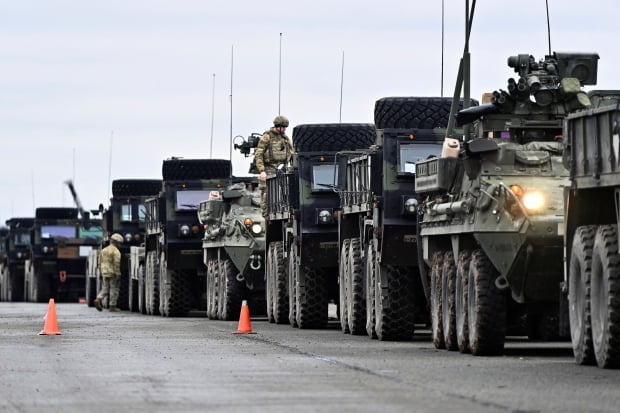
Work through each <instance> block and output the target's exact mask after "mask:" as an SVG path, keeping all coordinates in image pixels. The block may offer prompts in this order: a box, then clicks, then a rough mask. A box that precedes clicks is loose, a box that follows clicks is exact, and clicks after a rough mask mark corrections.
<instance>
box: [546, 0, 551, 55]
mask: <svg viewBox="0 0 620 413" xmlns="http://www.w3.org/2000/svg"><path fill="white" fill-rule="evenodd" d="M545 5H546V8H547V42H548V43H549V56H551V24H550V23H549V0H545Z"/></svg>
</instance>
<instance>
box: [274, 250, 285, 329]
mask: <svg viewBox="0 0 620 413" xmlns="http://www.w3.org/2000/svg"><path fill="white" fill-rule="evenodd" d="M273 246H274V247H273V272H272V277H273V278H272V281H273V288H272V291H273V296H272V301H273V319H274V321H275V322H276V324H286V323H287V322H288V313H289V296H288V293H289V288H288V273H287V271H286V270H287V266H286V262H285V260H284V245H283V244H282V242H280V241H279V242H274V243H273Z"/></svg>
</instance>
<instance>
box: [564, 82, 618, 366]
mask: <svg viewBox="0 0 620 413" xmlns="http://www.w3.org/2000/svg"><path fill="white" fill-rule="evenodd" d="M589 97H590V100H591V102H592V106H591V107H590V108H589V109H587V110H582V111H578V112H576V113H573V114H570V115H568V116H567V118H566V121H565V128H564V141H565V144H566V146H565V152H564V161H565V165H566V167H567V168H569V170H570V178H571V185H570V187H569V188H567V190H566V192H565V195H566V198H565V199H566V202H565V205H564V207H565V221H564V222H565V228H566V232H565V237H564V246H565V254H566V260H565V262H566V267H565V287H566V288H567V290H568V291H567V292H568V303H569V306H568V308H569V319H570V330H571V340H572V344H573V352H574V355H575V360H576V361H577V363H579V364H595V363H596V364H598V366H599V367H603V368H620V271H619V269H618V268H619V267H618V263H620V253H619V250H618V223H619V222H620V209H619V208H620V204H619V203H618V201H619V200H620V170H619V169H618V159H619V153H620V152H619V151H620V143H619V138H618V136H619V134H620V91H617V90H616V91H593V92H590V93H589Z"/></svg>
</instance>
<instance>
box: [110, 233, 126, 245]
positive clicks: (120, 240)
mask: <svg viewBox="0 0 620 413" xmlns="http://www.w3.org/2000/svg"><path fill="white" fill-rule="evenodd" d="M110 239H111V240H112V241H116V242H118V243H119V244H122V243H123V241H124V240H123V236H122V235H121V234H112V235H111V236H110Z"/></svg>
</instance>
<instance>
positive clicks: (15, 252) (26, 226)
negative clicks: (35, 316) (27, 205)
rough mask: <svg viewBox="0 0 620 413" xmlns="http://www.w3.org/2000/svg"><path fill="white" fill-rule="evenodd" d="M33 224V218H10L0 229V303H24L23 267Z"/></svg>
mask: <svg viewBox="0 0 620 413" xmlns="http://www.w3.org/2000/svg"><path fill="white" fill-rule="evenodd" d="M33 222H34V218H11V219H7V220H6V225H7V227H6V228H0V242H1V244H0V251H2V254H0V300H1V301H24V266H25V263H26V259H27V258H28V254H29V248H30V237H31V233H32V225H33ZM2 234H4V235H2Z"/></svg>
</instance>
